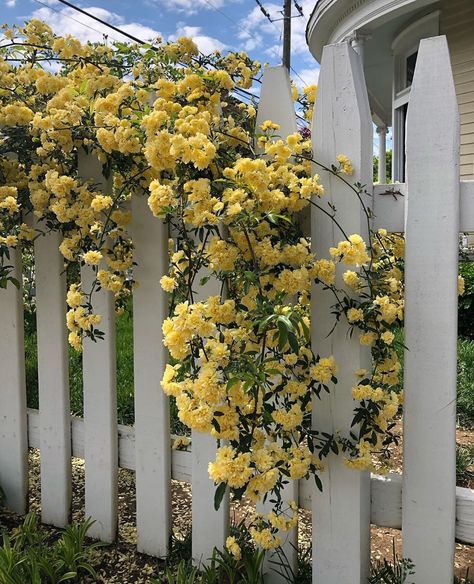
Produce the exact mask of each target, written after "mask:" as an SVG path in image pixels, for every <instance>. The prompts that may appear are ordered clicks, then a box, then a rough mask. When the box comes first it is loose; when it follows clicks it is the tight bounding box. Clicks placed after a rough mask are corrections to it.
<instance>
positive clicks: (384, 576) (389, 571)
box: [368, 542, 415, 584]
mask: <svg viewBox="0 0 474 584" xmlns="http://www.w3.org/2000/svg"><path fill="white" fill-rule="evenodd" d="M414 574H415V566H414V564H413V562H412V561H411V560H409V559H408V558H399V557H398V556H397V553H396V551H395V542H393V562H392V563H390V562H388V561H387V559H386V558H384V559H383V561H381V562H380V561H379V562H374V563H373V564H372V565H371V569H370V577H369V581H368V584H415V583H414V582H413V581H411V582H409V581H408V577H409V576H413V575H414Z"/></svg>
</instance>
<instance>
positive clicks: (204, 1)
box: [145, 0, 243, 16]
mask: <svg viewBox="0 0 474 584" xmlns="http://www.w3.org/2000/svg"><path fill="white" fill-rule="evenodd" d="M242 1H243V0H145V2H146V3H147V4H149V5H152V6H155V7H156V5H157V4H158V5H160V7H163V8H165V9H166V10H170V11H174V12H179V13H182V14H185V15H186V16H192V15H194V14H198V13H200V12H202V11H203V10H216V9H217V10H219V9H221V8H224V7H225V6H227V5H228V4H231V3H236V2H242Z"/></svg>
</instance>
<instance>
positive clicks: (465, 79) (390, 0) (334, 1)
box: [306, 0, 474, 182]
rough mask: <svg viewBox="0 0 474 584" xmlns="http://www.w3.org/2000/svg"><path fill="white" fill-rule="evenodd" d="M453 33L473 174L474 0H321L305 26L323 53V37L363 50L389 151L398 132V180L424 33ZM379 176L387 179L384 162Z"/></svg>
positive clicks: (468, 168)
mask: <svg viewBox="0 0 474 584" xmlns="http://www.w3.org/2000/svg"><path fill="white" fill-rule="evenodd" d="M439 34H443V35H446V36H447V39H448V44H449V50H450V53H451V61H452V67H453V72H454V81H455V85H456V93H457V97H458V103H459V109H460V116H461V161H460V169H461V178H462V179H465V180H471V179H474V0H438V1H435V0H318V1H317V2H316V5H315V7H314V10H313V12H312V14H311V16H310V19H309V22H308V27H307V31H306V35H307V42H308V46H309V49H310V51H311V53H312V54H313V55H314V57H315V58H316V59H317V60H318V61H320V60H321V55H322V50H323V47H324V45H327V44H332V43H337V42H340V41H343V40H350V41H351V43H352V46H353V47H354V49H355V50H356V51H357V52H358V53H359V54H360V55H361V57H362V59H363V66H364V72H365V78H366V82H367V88H368V93H369V100H370V106H371V110H372V116H373V120H374V123H375V124H376V126H377V132H378V134H379V139H380V154H381V157H382V158H384V157H385V139H386V133H387V128H389V127H391V128H392V133H393V169H392V171H393V180H397V181H401V182H403V181H404V179H405V176H404V175H405V147H404V145H405V120H406V114H407V107H408V102H409V99H410V88H411V82H412V80H413V73H414V69H415V63H416V60H417V54H418V46H419V42H420V40H421V39H423V38H426V37H432V36H436V35H439ZM379 168H380V172H379V180H380V182H386V177H385V165H384V164H381V165H379Z"/></svg>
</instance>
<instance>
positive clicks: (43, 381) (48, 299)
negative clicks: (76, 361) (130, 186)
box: [35, 222, 71, 527]
mask: <svg viewBox="0 0 474 584" xmlns="http://www.w3.org/2000/svg"><path fill="white" fill-rule="evenodd" d="M36 227H37V229H38V230H39V231H42V230H46V229H47V228H46V226H45V225H44V224H43V223H41V222H37V223H36ZM61 239H62V237H61V234H59V233H57V232H49V233H45V234H44V235H38V236H37V238H36V240H35V285H36V325H37V331H38V382H39V411H40V425H41V426H40V450H41V519H42V521H43V522H44V523H50V524H52V525H56V526H58V527H64V526H65V525H67V523H68V522H69V519H70V513H71V410H70V404H69V354H68V343H67V329H66V272H65V270H64V258H63V256H62V255H61V253H60V251H59V245H60V243H61Z"/></svg>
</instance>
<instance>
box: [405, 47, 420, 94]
mask: <svg viewBox="0 0 474 584" xmlns="http://www.w3.org/2000/svg"><path fill="white" fill-rule="evenodd" d="M417 58H418V51H416V52H415V53H412V54H411V55H410V56H409V57H408V58H407V62H406V65H407V74H406V79H405V83H406V85H405V87H410V85H411V84H412V83H413V76H414V75H415V65H416V59H417Z"/></svg>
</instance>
